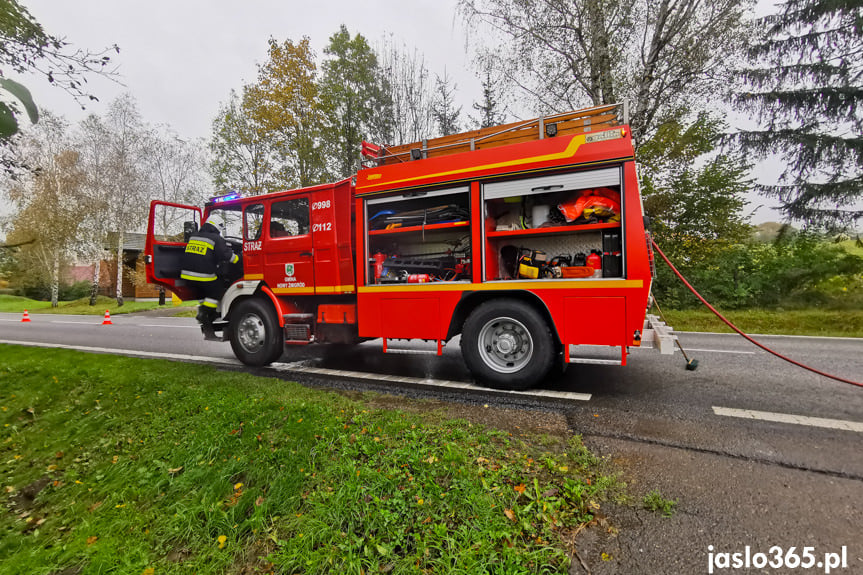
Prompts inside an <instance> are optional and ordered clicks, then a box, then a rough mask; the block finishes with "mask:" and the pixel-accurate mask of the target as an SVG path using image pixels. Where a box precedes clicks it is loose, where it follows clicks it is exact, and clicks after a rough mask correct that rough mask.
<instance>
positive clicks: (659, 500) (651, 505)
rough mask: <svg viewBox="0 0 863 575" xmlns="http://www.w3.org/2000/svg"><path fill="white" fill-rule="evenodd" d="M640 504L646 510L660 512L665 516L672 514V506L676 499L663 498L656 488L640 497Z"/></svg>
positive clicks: (675, 503) (674, 504)
mask: <svg viewBox="0 0 863 575" xmlns="http://www.w3.org/2000/svg"><path fill="white" fill-rule="evenodd" d="M642 505H643V506H644V508H645V509H647V510H648V511H653V512H655V513H662V514H663V515H664V516H665V517H671V516H672V515H674V507H675V506H676V505H677V500H676V499H665V498H664V497H662V494H661V493H659V491H657V490H655V489H654V490H653V491H651V492H650V493H648V494H647V495H645V496H644V499H642Z"/></svg>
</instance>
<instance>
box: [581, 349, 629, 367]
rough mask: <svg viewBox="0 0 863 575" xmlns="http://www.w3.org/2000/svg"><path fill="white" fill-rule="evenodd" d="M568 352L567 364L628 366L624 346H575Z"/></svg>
mask: <svg viewBox="0 0 863 575" xmlns="http://www.w3.org/2000/svg"><path fill="white" fill-rule="evenodd" d="M573 348H574V349H573ZM567 352H568V353H567V360H566V362H567V363H587V364H592V365H626V348H625V347H622V346H615V345H573V346H567Z"/></svg>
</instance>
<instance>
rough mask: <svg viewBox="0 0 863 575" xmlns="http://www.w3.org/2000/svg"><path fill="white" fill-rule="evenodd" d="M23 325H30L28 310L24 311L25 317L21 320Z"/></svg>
mask: <svg viewBox="0 0 863 575" xmlns="http://www.w3.org/2000/svg"><path fill="white" fill-rule="evenodd" d="M21 323H30V314H28V313H27V310H26V309H25V310H24V317H22V318H21Z"/></svg>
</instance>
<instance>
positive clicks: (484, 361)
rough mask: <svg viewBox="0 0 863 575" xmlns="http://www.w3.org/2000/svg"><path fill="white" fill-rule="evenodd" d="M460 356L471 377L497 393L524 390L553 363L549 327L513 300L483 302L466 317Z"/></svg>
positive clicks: (545, 372)
mask: <svg viewBox="0 0 863 575" xmlns="http://www.w3.org/2000/svg"><path fill="white" fill-rule="evenodd" d="M461 352H462V356H463V357H464V360H465V363H466V364H467V366H468V369H470V371H471V372H472V373H473V374H474V376H475V377H476V378H477V379H478V380H479V381H480V382H482V383H484V384H486V385H488V386H490V387H495V388H498V389H514V390H521V389H527V388H529V387H531V386H533V385H535V384H536V383H538V382H539V381H541V380H542V379H543V378H544V377H545V376H546V375H547V374H548V372H549V370H550V369H551V367H552V365H553V363H554V342H553V340H552V337H551V332H550V330H549V328H548V324H547V323H546V321H545V320H544V319H543V318H542V316H541V315H540V314H539V313H538V312H537V311H536V310H535V309H534V308H533V307H531V306H530V305H528V304H526V303H525V302H522V301H519V300H513V299H499V300H492V301H488V302H485V303H483V304H482V305H480V306H479V307H477V308H476V309H475V310H474V311H473V312H472V313H471V314H470V315H469V316H468V318H467V321H465V324H464V329H463V330H462V336H461Z"/></svg>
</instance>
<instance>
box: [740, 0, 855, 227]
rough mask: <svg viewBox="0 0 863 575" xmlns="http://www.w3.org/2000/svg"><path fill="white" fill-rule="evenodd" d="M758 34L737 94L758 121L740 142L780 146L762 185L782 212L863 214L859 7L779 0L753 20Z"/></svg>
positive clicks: (828, 218) (836, 219) (820, 222)
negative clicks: (771, 175)
mask: <svg viewBox="0 0 863 575" xmlns="http://www.w3.org/2000/svg"><path fill="white" fill-rule="evenodd" d="M760 24H761V26H762V27H763V31H764V32H763V37H762V38H761V40H760V42H758V43H756V44H755V45H753V46H752V47H751V48H750V50H749V53H748V56H749V63H750V67H749V68H748V69H745V70H743V71H742V72H741V76H742V78H743V80H744V81H745V82H746V83H747V84H746V88H744V90H743V91H742V92H741V93H738V94H737V95H736V97H734V101H735V102H736V103H737V104H738V105H739V106H740V107H741V108H742V109H743V110H746V111H748V112H751V113H753V114H754V116H755V117H756V118H757V120H758V121H759V122H760V129H756V130H744V131H741V132H740V133H739V134H737V139H738V141H739V142H740V143H741V144H742V145H743V146H744V147H745V148H746V149H747V150H748V151H749V152H750V153H754V154H756V155H757V156H760V157H766V156H769V155H772V154H778V155H780V156H781V157H782V159H783V160H784V162H785V164H786V169H785V172H784V173H783V174H782V176H781V178H780V181H779V182H778V183H776V184H772V185H761V186H759V189H760V191H761V192H762V193H763V194H765V195H767V196H769V197H773V198H776V199H778V200H779V202H780V206H781V209H782V211H783V212H784V214H785V216H786V217H787V218H789V219H791V220H797V221H801V222H805V223H806V224H807V225H814V226H838V227H844V226H849V225H852V224H854V223H855V222H857V221H859V220H860V219H861V218H863V139H861V134H863V89H862V88H861V78H863V10H861V5H860V2H859V1H857V2H854V1H851V2H848V1H845V2H834V1H830V0H786V1H785V2H784V3H783V4H782V5H781V6H780V9H779V12H778V13H775V14H772V15H770V16H767V17H764V18H762V19H761V20H760Z"/></svg>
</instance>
